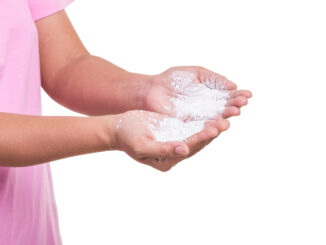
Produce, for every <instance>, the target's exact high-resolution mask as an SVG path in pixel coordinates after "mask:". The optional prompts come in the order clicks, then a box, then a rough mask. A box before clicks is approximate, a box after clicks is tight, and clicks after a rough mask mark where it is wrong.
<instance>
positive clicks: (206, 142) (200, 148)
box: [187, 137, 216, 158]
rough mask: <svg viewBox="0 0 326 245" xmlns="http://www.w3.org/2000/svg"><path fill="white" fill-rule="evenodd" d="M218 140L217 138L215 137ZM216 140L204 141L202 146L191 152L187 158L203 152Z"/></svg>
mask: <svg viewBox="0 0 326 245" xmlns="http://www.w3.org/2000/svg"><path fill="white" fill-rule="evenodd" d="M215 138H216V137H215ZM215 138H212V139H210V140H207V141H204V142H203V143H202V144H200V145H199V146H198V147H197V148H195V149H194V150H193V151H191V152H190V154H189V155H188V156H187V158H189V157H192V156H193V155H195V154H196V153H198V152H199V151H201V150H202V149H203V148H205V146H207V145H209V144H210V143H211V142H212V141H213V140H214V139H215Z"/></svg>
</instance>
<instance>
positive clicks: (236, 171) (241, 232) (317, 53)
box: [43, 0, 326, 245]
mask: <svg viewBox="0 0 326 245" xmlns="http://www.w3.org/2000/svg"><path fill="white" fill-rule="evenodd" d="M323 3H325V1H285V0H283V1H258V0H257V1H240V0H239V1H232V0H225V1H204V0H200V1H192V0H187V1H186V0H182V1H181V0H174V1H172V0H156V1H150V0H147V1H145V0H137V1H135V0H124V1H101V0H92V1H82V0H79V1H75V2H74V3H73V4H72V5H71V6H70V7H68V9H67V13H68V14H69V17H70V18H71V21H72V22H73V24H74V26H75V28H76V30H77V32H78V33H79V35H80V37H81V39H82V40H83V42H84V44H85V45H86V47H87V48H88V49H89V51H90V52H91V53H93V54H95V55H98V56H101V57H104V58H106V59H108V60H110V61H112V62H113V63H115V64H117V65H119V66H121V67H123V68H125V69H127V70H130V71H133V72H139V73H147V74H155V73H159V72H161V71H163V70H165V69H166V68H168V67H170V66H175V65H200V66H204V67H207V68H209V69H211V70H214V71H216V72H218V73H220V74H223V75H225V76H227V77H228V78H229V79H231V80H233V81H235V82H236V83H237V84H238V85H239V88H245V89H250V90H252V91H253V94H254V97H253V98H252V100H251V101H250V104H249V105H248V106H247V107H246V108H244V109H243V111H242V115H241V116H240V117H237V118H232V119H231V128H230V129H229V130H228V131H227V132H225V133H223V134H222V135H221V136H220V137H218V138H217V139H216V140H215V141H214V142H213V143H212V144H211V145H209V146H208V147H207V148H205V149H204V150H203V151H201V152H200V153H198V154H197V155H196V156H194V157H193V158H191V159H188V160H186V161H184V162H182V163H180V164H179V165H177V166H176V167H175V168H173V169H172V170H171V171H170V172H167V173H161V172H158V171H156V170H154V169H152V168H150V167H147V166H144V165H141V164H138V163H136V162H135V161H133V160H131V159H130V158H129V157H127V156H126V155H125V154H124V153H122V152H106V153H100V154H92V155H87V156H80V157H74V158H70V159H66V160H61V161H57V162H53V163H52V170H53V177H54V188H55V194H56V200H57V205H58V211H59V220H60V226H61V233H62V238H63V242H64V244H66V245H72V244H78V245H89V244H96V245H107V244H114V245H130V244H132V245H138V244H139V245H140V244H141V245H167V244H169V245H180V244H181V245H183V244H187V245H190V244H204V245H217V244H219V245H227V244H236V245H238V244H250V245H254V244H257V245H258V244H259V245H261V244H273V245H274V244H287V245H288V244H296V245H297V244H314V245H317V244H326V166H325V164H326V158H325V153H324V151H325V146H326V144H325V143H326V142H325V136H326V133H325V125H326V120H325V105H326V103H325V93H326V92H325V88H326V86H325V82H326V74H325V71H326V69H325V68H326V66H325V65H326V48H325V45H326V36H325V33H326V32H325V29H326V28H325V23H326V14H325V13H326V8H325V7H324V6H323ZM43 112H44V114H45V115H76V114H75V113H73V112H71V111H68V110H66V109H64V108H62V107H61V106H59V105H57V104H55V102H53V101H51V100H50V99H49V98H48V97H47V96H46V95H45V94H43Z"/></svg>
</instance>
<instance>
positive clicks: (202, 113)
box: [149, 71, 229, 142]
mask: <svg viewBox="0 0 326 245" xmlns="http://www.w3.org/2000/svg"><path fill="white" fill-rule="evenodd" d="M170 84H171V87H172V89H173V92H174V95H175V96H174V97H173V99H171V106H170V107H169V109H171V110H173V111H174V112H175V114H176V118H169V117H167V118H164V119H163V120H162V121H160V122H159V125H155V126H154V124H151V123H149V128H150V130H151V131H152V133H153V135H154V137H155V139H156V140H157V141H162V142H166V141H180V140H185V139H187V138H188V137H190V136H192V135H194V134H196V133H198V132H200V131H201V130H202V129H203V128H204V124H205V122H206V121H207V120H208V119H211V118H213V117H216V116H217V115H221V114H222V113H223V111H224V108H225V104H226V102H227V100H228V98H229V94H228V92H227V91H226V90H223V89H222V88H220V87H219V86H218V85H217V84H218V83H217V82H216V81H214V80H207V81H203V82H199V81H198V79H197V77H196V76H195V75H194V74H193V73H191V72H185V71H174V72H173V73H172V74H171V76H170Z"/></svg>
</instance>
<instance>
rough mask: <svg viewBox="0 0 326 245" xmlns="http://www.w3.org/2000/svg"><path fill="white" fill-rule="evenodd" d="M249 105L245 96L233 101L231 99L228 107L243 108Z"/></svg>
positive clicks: (227, 104)
mask: <svg viewBox="0 0 326 245" xmlns="http://www.w3.org/2000/svg"><path fill="white" fill-rule="evenodd" d="M247 104H248V99H247V98H246V97H244V96H238V97H235V98H233V99H229V100H228V102H227V103H226V106H236V107H241V106H245V105H247Z"/></svg>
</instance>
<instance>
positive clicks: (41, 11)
mask: <svg viewBox="0 0 326 245" xmlns="http://www.w3.org/2000/svg"><path fill="white" fill-rule="evenodd" d="M72 1H73V0H29V6H30V9H31V13H32V17H33V19H34V20H38V19H41V18H44V17H46V16H49V15H51V14H54V13H56V12H58V11H60V10H63V9H64V8H65V7H66V6H67V5H68V4H70V3H71V2H72Z"/></svg>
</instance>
